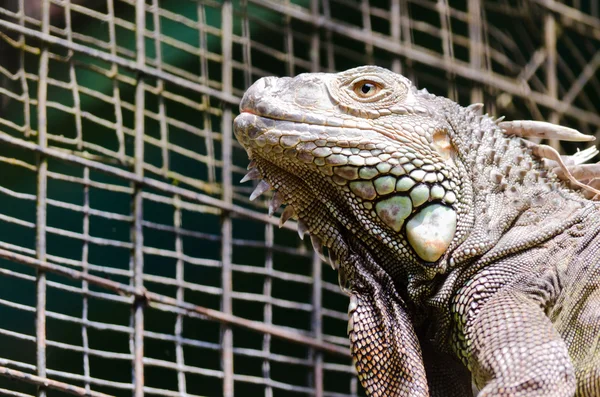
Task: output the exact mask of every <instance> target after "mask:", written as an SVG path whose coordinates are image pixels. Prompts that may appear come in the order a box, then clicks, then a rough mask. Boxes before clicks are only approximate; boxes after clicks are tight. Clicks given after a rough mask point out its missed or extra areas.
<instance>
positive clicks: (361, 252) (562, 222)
mask: <svg viewBox="0 0 600 397" xmlns="http://www.w3.org/2000/svg"><path fill="white" fill-rule="evenodd" d="M240 107H241V111H242V113H241V114H240V115H239V116H238V117H237V118H236V120H235V133H236V136H237V138H238V140H239V141H240V143H241V144H242V145H243V146H244V147H245V148H246V150H247V151H248V154H249V156H250V158H251V159H252V160H253V162H254V163H253V166H254V167H255V168H253V169H252V170H251V172H250V174H249V178H251V179H252V178H257V177H260V178H263V179H264V180H265V181H266V182H261V184H259V187H258V191H257V193H260V192H262V191H263V190H266V188H267V187H272V188H273V189H275V190H276V191H277V193H276V198H275V199H274V201H277V204H279V203H280V202H284V203H286V204H287V205H288V207H289V209H286V211H285V215H284V216H285V217H288V216H289V215H290V214H292V212H291V211H292V210H291V209H293V215H294V216H295V217H297V218H298V221H299V225H300V229H301V231H307V232H308V233H310V235H311V239H312V241H313V245H315V248H316V249H318V250H321V246H325V247H326V248H327V251H328V252H329V256H330V259H329V261H330V262H331V263H332V265H333V266H334V267H335V268H337V269H338V271H339V278H340V285H341V287H342V288H343V289H344V290H345V291H346V292H348V294H349V295H350V307H349V317H350V319H349V324H348V334H349V338H350V343H351V352H352V357H353V359H354V362H355V366H356V369H357V371H358V376H359V378H360V381H361V383H362V385H363V386H364V387H365V389H366V390H367V394H368V395H369V396H373V397H383V396H429V395H431V396H468V395H472V392H471V381H473V382H474V383H475V384H476V385H477V386H478V388H479V389H480V390H481V391H480V394H479V395H480V396H523V397H532V396H573V395H575V394H576V395H578V396H598V395H600V288H599V287H598V286H599V283H600V211H599V206H598V202H597V201H591V200H588V199H586V198H585V197H584V195H583V193H582V191H578V190H573V189H571V188H570V187H569V186H567V183H565V182H563V181H561V180H560V179H558V178H557V176H556V175H555V173H554V172H553V171H552V169H551V168H553V166H552V164H553V163H552V162H549V161H547V160H544V159H542V158H540V157H538V155H540V153H541V154H542V155H543V153H547V152H545V151H544V149H543V147H541V146H537V145H535V144H533V143H531V142H528V141H525V140H523V139H522V138H520V137H516V136H507V134H506V133H505V132H504V131H503V130H502V128H500V127H499V126H498V123H497V122H496V121H494V120H492V119H491V118H490V117H488V116H479V115H478V114H477V110H478V107H477V106H475V107H473V106H472V107H468V108H463V107H461V106H459V105H457V104H456V103H454V102H452V101H450V100H448V99H446V98H442V97H436V96H434V95H432V94H429V93H427V92H426V91H419V90H417V89H416V88H415V87H414V86H413V85H412V84H411V82H410V81H409V80H407V79H406V78H404V77H403V76H400V75H397V74H394V73H392V72H390V71H388V70H386V69H382V68H378V67H374V66H365V67H361V68H356V69H351V70H348V71H346V72H342V73H338V74H321V73H319V74H317V73H315V74H303V75H299V76H297V77H295V78H293V79H292V78H280V79H278V78H274V77H268V78H264V79H261V80H259V81H258V82H256V83H255V84H254V85H253V86H252V87H251V88H250V89H249V90H248V92H247V93H246V95H245V96H244V99H243V100H242V104H241V106H240ZM523 125H525V124H523ZM506 128H509V127H506ZM523 128H525V127H523ZM517 130H518V128H516V129H515V131H517ZM515 131H511V132H512V133H514V132H515ZM517 132H518V131H517ZM527 133H529V132H527V131H524V134H525V135H527ZM555 160H556V159H555ZM557 161H558V160H557ZM568 161H570V160H569V159H567V162H568ZM554 165H556V164H554ZM588 176H589V175H588ZM592 179H593V178H592ZM266 183H268V185H267V184H266Z"/></svg>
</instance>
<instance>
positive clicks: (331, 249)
mask: <svg viewBox="0 0 600 397" xmlns="http://www.w3.org/2000/svg"><path fill="white" fill-rule="evenodd" d="M272 121H273V119H270V118H269V117H264V116H259V115H256V114H255V113H252V112H243V113H242V114H240V115H239V116H238V117H237V118H236V119H235V121H234V131H235V134H236V136H237V138H238V140H239V141H240V142H241V143H242V145H243V146H244V147H245V148H246V150H247V152H248V155H249V157H250V159H251V160H252V161H251V163H250V165H249V166H248V169H249V172H248V174H247V175H246V176H245V177H244V178H243V179H242V182H246V181H249V180H258V181H259V182H258V184H257V186H256V188H255V190H254V191H253V192H252V194H251V195H250V200H254V199H256V198H257V197H259V196H260V195H262V194H264V193H266V192H267V191H270V190H273V191H274V193H273V196H272V198H271V201H270V203H269V214H273V213H275V212H276V211H277V210H278V209H279V208H280V207H281V206H282V205H286V207H285V209H284V211H283V212H282V214H281V218H280V227H281V226H282V225H283V224H284V223H285V222H287V221H288V220H289V219H290V218H293V219H296V220H297V221H298V234H299V236H300V237H301V238H304V236H305V235H306V234H309V235H310V239H311V243H312V245H313V248H314V250H315V252H316V253H317V254H318V255H319V256H320V258H321V259H322V260H323V261H324V262H325V263H328V264H329V265H330V266H331V267H332V268H333V269H334V270H339V267H340V261H341V259H343V258H344V257H345V256H346V255H347V245H346V243H345V238H344V234H345V233H347V229H348V227H347V226H345V225H348V224H350V223H351V222H352V223H355V222H354V221H350V220H349V219H345V220H340V219H338V218H337V217H336V216H335V215H334V213H337V214H342V213H343V214H345V215H346V217H349V215H350V211H349V210H346V211H336V210H335V208H336V206H344V207H345V206H346V203H345V200H344V198H343V197H342V195H341V194H340V192H338V191H337V189H334V188H332V187H331V186H330V185H329V184H327V183H325V181H324V180H323V178H322V177H321V176H320V175H315V174H316V171H315V170H312V169H311V168H310V167H309V166H308V165H307V164H303V163H302V162H298V161H297V160H296V161H292V160H291V158H288V159H287V161H285V159H284V157H285V156H280V154H281V152H282V151H285V150H286V148H285V146H286V145H285V139H286V137H287V139H288V140H290V141H291V140H293V141H294V142H297V140H296V138H294V137H293V136H292V135H286V134H285V131H282V130H281V129H280V128H281V126H282V125H281V123H282V122H284V121H281V120H278V124H277V127H275V126H274V124H272ZM285 123H286V124H287V123H289V127H290V129H292V128H293V129H295V130H297V131H296V134H298V130H302V129H303V127H302V124H303V123H299V122H292V121H287V122H285ZM325 128H327V127H325ZM267 132H269V133H270V134H267ZM267 135H268V136H267ZM277 137H279V140H278V142H277V143H278V144H279V145H275V143H276V142H275V141H276V139H275V138H277ZM296 137H299V135H296ZM261 138H264V139H261ZM263 143H264V145H263V146H262V147H261V144H263ZM271 144H273V145H274V146H272V148H271V149H266V150H265V147H267V146H268V145H271ZM275 148H277V149H275ZM288 149H291V148H288ZM273 150H275V153H277V155H278V156H280V157H279V158H278V161H277V163H275V162H274V161H271V159H270V153H271V151H273ZM291 150H295V149H291ZM288 155H291V153H288ZM297 155H298V156H300V157H301V158H302V156H307V155H306V154H304V155H303V154H302V153H297ZM305 160H309V159H308V158H305ZM342 278H343V277H342ZM340 281H342V280H340ZM341 284H343V283H342V282H341ZM342 287H343V285H342Z"/></svg>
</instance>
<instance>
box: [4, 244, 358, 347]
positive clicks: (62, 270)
mask: <svg viewBox="0 0 600 397" xmlns="http://www.w3.org/2000/svg"><path fill="white" fill-rule="evenodd" d="M0 258H4V259H7V260H10V261H12V262H16V263H21V264H24V265H28V266H32V267H35V268H36V269H37V268H39V269H42V270H44V271H51V272H53V273H56V274H59V275H61V276H65V277H69V278H71V279H73V280H79V281H81V280H86V281H87V282H88V283H90V284H94V285H97V286H100V287H102V288H106V289H108V290H111V291H114V292H117V293H119V294H124V295H128V296H132V297H134V298H135V299H139V300H143V301H147V302H155V303H160V304H164V305H168V306H172V307H175V308H179V309H182V310H183V311H187V312H191V313H197V314H200V315H202V316H205V317H206V318H209V319H211V320H214V321H219V322H221V323H223V324H227V325H233V326H237V327H241V328H246V329H249V330H252V331H256V332H260V333H267V334H270V335H273V336H275V337H278V338H282V339H285V340H288V341H290V342H294V343H299V344H303V345H306V346H309V347H313V348H315V349H319V350H321V351H324V352H326V353H331V354H336V355H340V356H342V357H349V356H350V353H349V351H348V349H347V348H345V347H341V346H337V345H333V344H331V343H327V342H320V341H317V340H315V339H314V338H311V337H308V336H304V335H302V334H300V333H298V332H292V331H289V330H286V329H283V328H281V327H275V326H267V325H266V324H264V323H262V322H258V321H252V320H247V319H244V318H241V317H236V316H234V315H231V314H226V313H223V312H222V311H219V310H214V309H209V308H205V307H202V306H199V305H193V304H191V303H188V302H177V299H175V298H170V297H167V296H164V295H160V294H157V293H154V292H149V291H147V290H143V289H142V290H137V289H136V288H134V287H133V286H129V285H126V284H122V283H118V282H115V281H112V280H109V279H106V278H103V277H98V276H94V275H91V274H88V275H85V274H84V273H83V272H80V271H78V270H73V269H69V268H68V267H65V266H60V265H54V264H52V263H48V262H43V261H40V260H38V259H35V258H32V257H29V256H26V255H21V254H17V253H15V252H12V251H8V250H6V249H2V248H0Z"/></svg>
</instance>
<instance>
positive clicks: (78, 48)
mask: <svg viewBox="0 0 600 397" xmlns="http://www.w3.org/2000/svg"><path fill="white" fill-rule="evenodd" d="M0 27H3V28H5V29H8V30H11V31H13V32H17V33H20V34H23V35H25V36H29V37H35V38H36V39H38V40H40V41H42V42H43V43H47V44H53V45H59V46H61V47H63V48H67V49H69V50H72V51H75V52H78V53H81V54H85V55H89V56H91V57H93V58H95V59H101V60H103V61H106V62H109V63H112V64H115V65H118V66H122V67H124V68H127V69H129V70H133V71H136V72H141V73H143V74H145V75H147V76H151V77H154V78H157V79H161V80H163V81H166V82H169V83H173V84H175V85H177V86H180V87H184V88H188V89H191V90H194V91H197V92H199V93H201V94H206V95H210V96H212V97H215V98H217V99H219V100H222V101H223V102H227V103H229V104H231V105H238V104H239V103H240V100H241V99H240V98H239V97H237V96H235V95H233V94H226V93H223V92H221V91H219V90H215V89H214V88H210V87H207V86H204V85H202V84H198V83H195V82H193V81H190V80H188V79H184V78H182V77H179V76H176V75H174V74H171V73H168V72H165V71H163V70H159V69H156V68H153V67H150V66H148V65H139V64H138V63H137V62H135V61H132V60H129V59H126V58H123V57H120V56H118V55H112V54H109V53H106V52H104V51H100V50H96V49H94V48H90V47H88V46H85V45H81V44H77V43H74V42H72V41H68V40H65V39H61V38H59V37H56V36H52V35H50V34H44V33H42V32H40V31H37V30H34V29H30V28H26V27H24V26H21V25H18V24H16V23H12V22H9V21H5V20H2V19H0Z"/></svg>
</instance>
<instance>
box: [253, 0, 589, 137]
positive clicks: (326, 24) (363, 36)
mask: <svg viewBox="0 0 600 397" xmlns="http://www.w3.org/2000/svg"><path fill="white" fill-rule="evenodd" d="M249 2H251V3H254V4H256V5H258V6H260V7H264V8H267V9H270V10H273V11H276V12H278V13H280V14H283V15H287V16H290V17H292V18H295V19H298V20H300V21H303V22H306V23H310V24H312V25H313V26H314V27H316V28H323V29H326V30H329V31H331V32H334V33H338V34H341V35H343V36H346V37H348V38H351V39H354V40H356V41H359V42H362V43H364V44H369V45H373V46H375V47H378V48H381V49H383V50H385V51H389V52H391V53H394V54H399V55H403V56H405V57H407V58H408V59H410V60H411V61H414V62H418V63H421V64H424V65H428V66H433V67H436V68H440V69H442V70H445V71H446V72H450V73H454V74H456V75H459V76H461V77H464V78H466V79H468V80H472V81H476V82H478V83H481V84H484V85H487V86H489V87H494V88H498V89H500V90H502V91H504V92H507V93H509V94H512V95H515V96H518V97H521V98H525V99H529V100H533V101H535V102H537V103H538V104H540V105H542V106H545V107H547V108H549V109H552V110H554V111H556V112H558V113H568V114H569V115H570V116H573V117H575V118H579V119H582V120H588V121H589V122H590V123H592V124H594V125H596V126H600V115H597V114H595V113H593V112H588V111H586V110H583V109H580V108H578V107H575V106H573V105H571V104H569V103H566V102H564V101H561V100H559V99H557V98H553V97H551V96H550V95H547V94H545V93H540V92H536V91H532V90H530V89H528V88H527V87H526V86H524V85H521V84H519V83H518V82H515V81H513V80H511V79H509V78H507V77H506V76H503V75H500V74H497V73H494V72H492V71H489V70H487V71H481V70H480V69H474V68H472V67H471V66H470V65H469V64H468V63H465V62H460V61H458V60H456V59H450V58H445V57H443V56H442V55H439V54H437V53H434V52H433V51H430V50H425V49H423V50H421V49H419V47H417V46H415V45H413V46H410V47H409V46H406V45H404V44H403V43H400V42H394V41H392V40H390V38H389V37H388V36H385V35H382V34H377V33H373V32H371V33H366V32H365V31H364V30H363V29H361V28H358V27H354V26H351V25H347V24H342V23H340V22H337V21H333V20H331V19H329V18H326V17H324V16H319V17H316V18H315V16H314V15H313V14H312V13H310V12H309V11H308V10H305V9H303V8H301V7H290V6H288V5H285V4H283V3H278V2H276V1H273V0H249Z"/></svg>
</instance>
